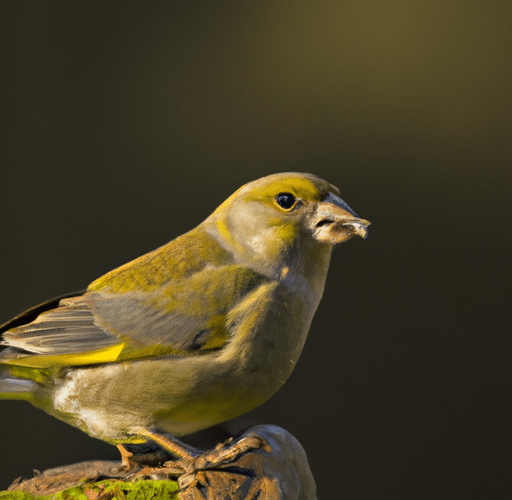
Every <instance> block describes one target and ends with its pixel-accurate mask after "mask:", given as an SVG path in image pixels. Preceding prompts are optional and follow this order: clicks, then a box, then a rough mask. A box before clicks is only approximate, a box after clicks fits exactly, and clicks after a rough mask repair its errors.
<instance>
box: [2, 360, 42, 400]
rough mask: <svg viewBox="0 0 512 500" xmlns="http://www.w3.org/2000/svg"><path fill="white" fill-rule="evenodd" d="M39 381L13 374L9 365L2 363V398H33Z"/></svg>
mask: <svg viewBox="0 0 512 500" xmlns="http://www.w3.org/2000/svg"><path fill="white" fill-rule="evenodd" d="M36 385H37V383H36V382H34V381H33V380H29V379H26V378H20V377H14V376H13V375H11V372H10V370H9V367H8V366H5V365H4V366H2V365H0V399H31V398H32V395H33V394H34V390H35V389H36Z"/></svg>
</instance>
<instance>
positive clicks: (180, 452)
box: [137, 428, 203, 462]
mask: <svg viewBox="0 0 512 500" xmlns="http://www.w3.org/2000/svg"><path fill="white" fill-rule="evenodd" d="M137 434H140V435H142V436H144V437H147V438H149V439H151V441H154V442H155V443H156V444H157V445H159V446H161V447H162V448H163V449H164V450H165V451H168V452H169V453H172V454H173V455H175V456H177V457H179V458H181V459H183V460H185V461H186V462H192V460H194V458H196V457H197V456H199V455H201V453H203V452H202V451H201V450H198V449H197V448H194V447H193V446H190V445H188V444H186V443H184V442H183V441H180V440H179V439H177V438H175V437H174V436H172V435H171V434H167V433H164V432H161V431H158V430H156V429H146V428H139V429H137Z"/></svg>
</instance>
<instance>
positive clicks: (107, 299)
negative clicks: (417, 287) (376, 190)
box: [0, 173, 370, 445]
mask: <svg viewBox="0 0 512 500" xmlns="http://www.w3.org/2000/svg"><path fill="white" fill-rule="evenodd" d="M369 224H370V223H369V222H368V221H366V220H364V219H360V218H359V217H358V216H357V215H356V214H355V212H354V211H353V210H352V209H351V208H350V207H349V206H348V205H347V203H345V202H344V201H343V200H342V199H341V198H340V197H339V191H338V189H337V188H336V187H334V186H333V185H331V184H329V183H327V182H326V181H324V180H322V179H320V178H318V177H316V176H314V175H311V174H304V173H281V174H275V175H270V176H268V177H264V178H262V179H259V180H256V181H254V182H250V183H248V184H246V185H244V186H242V187H241V188H240V189H238V190H237V191H236V192H235V193H234V194H233V195H232V196H230V197H229V198H228V199H227V200H226V201H224V202H223V203H222V204H221V205H220V206H219V207H218V208H217V209H216V210H215V211H214V212H213V214H212V215H210V216H209V217H208V218H207V219H206V220H205V221H204V222H202V223H201V224H199V225H198V226H197V227H196V228H195V229H192V230H191V231H189V232H187V233H185V234H183V235H182V236H179V237H177V238H176V239H174V240H172V241H171V242H169V243H167V244H166V245H164V246H162V247H160V248H158V249H156V250H154V251H152V252H149V253H147V254H145V255H143V256H141V257H139V258H137V259H135V260H133V261H131V262H129V263H127V264H125V265H123V266H121V267H119V268H117V269H114V270H113V271H110V272H108V273H107V274H105V275H104V276H102V277H100V278H98V279H97V280H96V281H93V282H92V283H91V284H90V285H89V286H88V288H87V289H86V290H85V291H82V292H79V293H74V294H69V295H65V296H62V297H59V298H56V299H53V300H50V301H48V302H46V303H44V304H41V305H40V306H37V307H35V308H32V309H30V310H29V311H27V312H25V313H23V314H21V315H19V316H16V317H15V318H13V319H12V320H11V321H9V322H7V323H6V324H4V325H3V326H2V327H0V332H1V333H2V342H1V346H0V398H3V399H22V400H27V401H29V402H30V403H32V404H33V405H34V406H36V407H39V408H41V409H43V410H44V411H46V412H47V413H49V414H50V415H53V416H55V417H57V418H59V419H61V420H63V421H65V422H67V423H69V424H71V425H73V426H75V427H78V428H79V429H81V430H83V431H84V432H86V433H88V434H89V435H91V436H93V437H96V438H99V439H102V440H104V441H107V442H109V443H112V444H117V445H123V444H129V443H141V442H144V441H147V439H148V437H151V436H152V435H153V434H152V432H153V431H151V429H158V430H160V431H162V432H165V433H169V434H171V435H173V436H181V435H185V434H189V433H192V432H195V431H198V430H201V429H205V428H207V427H210V426H213V425H215V424H217V423H220V422H223V421H225V420H228V419H231V418H233V417H236V416H238V415H241V414H243V413H245V412H247V411H249V410H251V409H253V408H255V407H257V406H258V405H260V404H262V403H263V402H264V401H266V400H267V399H268V398H269V397H270V396H272V395H273V394H274V393H275V392H276V391H277V390H278V389H279V388H280V387H281V386H282V385H283V384H284V382H285V381H286V379H287V378H288V377H289V376H290V374H291V372H292V370H293V368H294V367H295V364H296V362H297V360H298V358H299V355H300V353H301V350H302V347H303V345H304V342H305V340H306V335H307V333H308V330H309V327H310V324H311V321H312V318H313V315H314V313H315V311H316V309H317V306H318V303H319V301H320V299H321V297H322V293H323V290H324V284H325V279H326V274H327V270H328V267H329V260H330V256H331V250H332V248H333V247H334V245H336V244H338V243H342V242H344V241H346V240H348V239H350V238H351V237H353V236H360V237H363V238H365V237H366V235H367V228H368V225H369Z"/></svg>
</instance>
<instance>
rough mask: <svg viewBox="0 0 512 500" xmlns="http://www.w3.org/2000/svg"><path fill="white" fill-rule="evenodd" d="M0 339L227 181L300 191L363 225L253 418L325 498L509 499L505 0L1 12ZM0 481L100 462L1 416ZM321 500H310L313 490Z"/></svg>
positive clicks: (52, 426) (91, 453)
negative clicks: (297, 349) (315, 185)
mask: <svg viewBox="0 0 512 500" xmlns="http://www.w3.org/2000/svg"><path fill="white" fill-rule="evenodd" d="M0 23H1V26H0V33H1V46H0V47H1V50H2V64H1V67H2V71H1V73H2V76H1V78H0V81H1V85H2V89H1V94H0V95H1V100H2V111H1V115H0V122H1V126H2V128H3V130H2V131H1V134H0V137H1V141H2V144H1V149H0V155H1V166H2V176H1V186H2V189H1V193H2V194H1V197H0V204H1V214H2V215H1V218H0V229H1V235H2V240H1V259H0V276H1V279H0V322H1V321H5V320H7V319H9V318H10V317H12V316H13V315H15V314H17V313H19V312H21V311H22V310H24V309H25V308H28V307H30V306H33V305H35V304H37V303H38V302H41V301H43V300H44V299H47V298H50V297H52V296H55V295H59V294H61V293H65V292H68V291H73V290H77V289H81V288H83V287H85V286H86V285H87V284H88V283H89V282H90V281H92V280H93V279H94V278H96V277H97V276H99V275H101V274H102V273H104V272H106V271H108V270H110V269H112V268H113V267H116V266H117V265H119V264H122V263H124V262H126V261H128V260H130V259H131V258H134V257H136V256H138V255H140V254H142V253H145V252H146V251H149V250H151V249H153V248H155V247H157V246H159V245H161V244H163V243H165V242H166V241H168V240H170V239H172V238H174V237H175V236H177V235H178V234H181V233H182V232H184V231H186V230H187V229H190V228H192V227H193V226H194V225H196V224H197V223H199V222H200V221H201V220H202V219H203V218H205V217H206V216H207V215H208V214H209V213H210V212H211V211H212V210H213V209H214V208H215V207H216V206H217V205H218V204H219V203H220V202H221V201H222V200H223V199H225V198H226V197H227V196H228V195H229V194H231V193H232V192H233V191H234V190H235V189H236V188H238V187H239V186H240V185H241V184H243V183H244V182H247V181H249V180H253V179H255V178H258V177H260V176H263V175H266V174H269V173H273V172H280V171H290V170H292V171H307V172H313V173H316V174H318V175H320V176H322V177H324V178H326V179H327V180H329V181H330V182H332V183H333V184H335V185H337V186H339V188H340V189H341V193H342V196H343V197H344V198H345V199H346V200H347V202H348V203H349V204H350V205H352V207H353V208H354V209H355V210H356V211H357V212H358V213H359V214H360V215H361V216H363V217H365V218H368V219H370V220H371V221H372V222H373V225H372V227H371V231H370V237H369V238H368V240H367V241H365V242H363V241H353V242H350V243H348V244H346V245H343V246H342V247H340V248H339V249H338V250H336V252H335V254H334V256H333V262H332V266H331V271H330V274H329V280H328V283H327V289H326V293H325V298H324V300H323V302H322V303H321V306H320V308H319V311H318V313H317V315H316V317H315V320H314V323H313V326H312V330H311V332H310V336H309V339H308V342H307V344H306V347H305V350H304V353H303V355H302V358H301V360H300V362H299V364H298V366H297V369H296V370H295V372H294V374H293V376H292V377H291V379H290V380H289V382H288V383H287V384H286V385H285V387H284V388H283V389H282V390H281V391H280V392H279V393H278V394H277V395H276V396H274V397H273V398H272V399H271V400H270V401H269V402H268V403H267V404H265V405H264V406H263V407H261V408H259V409H258V410H257V411H255V412H254V413H253V416H255V417H256V418H259V419H261V420H262V421H264V422H268V423H275V424H279V425H281V426H283V427H285V428H286V429H288V430H289V431H291V432H292V433H293V434H294V435H296V436H297V437H298V439H299V440H300V441H301V442H302V444H303V445H304V447H305V449H306V450H307V452H308V456H309V458H310V462H311V466H312V469H313V472H314V474H315V477H316V479H317V481H318V483H319V494H320V498H321V499H327V498H350V499H358V498H361V499H370V498H407V499H409V498H418V499H419V498H421V499H425V498H436V499H439V498H449V499H451V498H464V499H470V498H504V495H505V491H506V490H509V489H510V488H509V487H510V485H511V483H512V440H511V430H510V428H511V417H512V411H511V410H512V408H511V391H510V389H511V380H512V379H511V369H510V358H511V349H512V339H511V337H510V320H509V316H510V313H509V312H508V311H509V307H510V258H509V256H510V246H511V237H510V229H509V227H510V215H511V211H510V201H509V193H510V184H511V177H512V174H511V160H512V145H511V142H512V141H511V138H512V118H511V104H512V102H511V101H512V97H511V96H512V61H511V59H512V58H511V53H512V3H510V2H508V1H504V0H503V1H492V0H491V1H487V2H482V1H471V0H469V1H468V0H466V1H464V2H462V1H455V0H447V1H446V0H443V1H441V0H437V1H435V0H434V1H417V0H413V1H405V0H397V1H392V2H377V1H373V2H371V1H361V0H358V1H351V0H349V1H343V2H340V1H338V0H336V1H334V0H320V1H318V2H306V1H300V0H299V1H284V2H270V1H266V2H265V1H264V2H196V1H187V2H115V1H111V2H93V1H89V2H65V1H61V2H52V1H46V2H40V1H34V2H30V1H20V2H2V4H1V6H0ZM0 425H1V427H0V447H1V450H2V452H1V455H0V487H6V486H7V485H8V484H9V482H10V481H11V480H12V479H14V478H15V477H17V476H20V475H24V476H29V475H30V474H31V470H32V469H33V468H37V469H44V468H47V467H50V466H56V465H61V464H63V463H70V462H74V461H80V460H85V459H91V458H109V457H110V458H116V457H117V451H116V450H115V448H113V447H111V446H109V445H106V444H103V443H100V442H99V441H96V440H94V439H92V438H89V437H88V436H86V435H85V434H82V433H81V432H80V431H78V430H75V429H73V428H71V427H69V426H67V425H65V424H61V423H60V422H58V421H57V420H55V419H53V418H50V417H48V416H46V415H45V414H44V413H43V412H41V411H39V410H36V409H33V408H32V407H30V406H29V405H28V404H25V403H19V402H1V403H0ZM330 494H331V496H329V495H330Z"/></svg>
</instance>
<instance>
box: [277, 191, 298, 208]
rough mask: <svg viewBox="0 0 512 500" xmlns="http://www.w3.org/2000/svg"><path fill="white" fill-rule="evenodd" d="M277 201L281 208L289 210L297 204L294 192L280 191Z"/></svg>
mask: <svg viewBox="0 0 512 500" xmlns="http://www.w3.org/2000/svg"><path fill="white" fill-rule="evenodd" d="M276 202H277V204H278V205H279V206H280V207H281V208H284V209H286V210H289V209H290V208H292V207H293V205H295V196H293V194H292V193H279V194H278V195H277V196H276Z"/></svg>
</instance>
